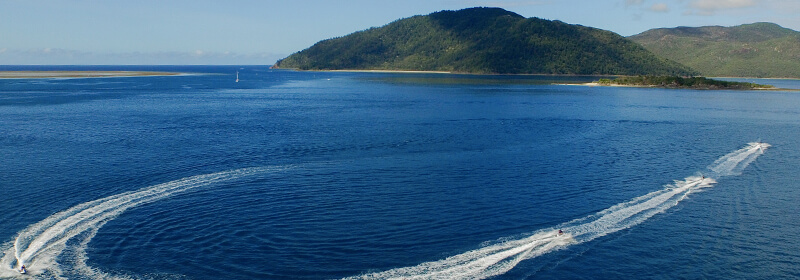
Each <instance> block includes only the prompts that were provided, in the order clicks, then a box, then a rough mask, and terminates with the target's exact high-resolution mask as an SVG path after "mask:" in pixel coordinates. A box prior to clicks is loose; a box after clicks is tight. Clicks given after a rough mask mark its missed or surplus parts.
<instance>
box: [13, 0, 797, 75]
mask: <svg viewBox="0 0 800 280" xmlns="http://www.w3.org/2000/svg"><path fill="white" fill-rule="evenodd" d="M476 6H485V7H501V8H505V9H507V10H509V11H513V12H516V13H518V14H520V15H523V16H525V17H539V18H545V19H551V20H561V21H564V22H567V23H572V24H581V25H586V26H592V27H597V28H601V29H606V30H610V31H613V32H616V33H619V34H621V35H623V36H629V35H634V34H637V33H640V32H643V31H646V30H648V29H651V28H659V27H676V26H705V25H722V26H733V25H739V24H745V23H753V22H759V21H768V22H775V23H778V24H780V25H782V26H784V27H787V28H791V29H794V30H800V0H508V1H504V0H490V1H479V0H407V1H400V0H393V1H383V0H333V1H325V0H282V1H278V0H224V1H223V0H216V1H212V0H125V1H122V0H72V1H66V0H0V65H2V64H261V65H265V64H272V63H274V62H275V61H276V60H277V59H280V58H283V57H285V56H287V55H289V54H291V53H294V52H296V51H299V50H302V49H305V48H307V47H309V46H311V45H312V44H314V43H315V42H317V41H320V40H323V39H327V38H331V37H338V36H344V35H347V34H350V33H352V32H355V31H359V30H364V29H367V28H370V27H375V26H383V25H385V24H387V23H390V22H392V21H394V20H397V19H400V18H406V17H410V16H414V15H424V14H429V13H432V12H436V11H440V10H458V9H462V8H468V7H476Z"/></svg>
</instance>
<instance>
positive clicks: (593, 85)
mask: <svg viewBox="0 0 800 280" xmlns="http://www.w3.org/2000/svg"><path fill="white" fill-rule="evenodd" d="M559 85H565V86H586V87H627V88H663V89H694V90H758V91H762V90H763V91H800V89H791V88H777V87H772V88H761V87H756V88H750V89H732V88H716V89H711V88H691V87H686V88H681V87H662V86H657V85H622V84H601V83H597V82H591V83H576V84H559Z"/></svg>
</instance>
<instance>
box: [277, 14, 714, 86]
mask: <svg viewBox="0 0 800 280" xmlns="http://www.w3.org/2000/svg"><path fill="white" fill-rule="evenodd" d="M274 67H275V68H289V69H300V70H373V71H390V70H405V71H440V72H451V73H474V74H568V75H645V74H648V75H678V76H687V75H696V74H698V72H696V71H694V70H692V69H691V68H689V67H686V66H683V65H681V64H679V63H677V62H674V61H672V60H670V59H667V58H660V57H658V56H656V55H654V54H653V53H651V52H650V51H648V50H647V49H645V48H644V47H642V46H640V45H639V44H637V43H635V42H633V41H631V40H628V39H626V38H625V37H623V36H621V35H618V34H616V33H613V32H610V31H606V30H601V29H597V28H592V27H586V26H581V25H572V24H567V23H564V22H561V21H550V20H545V19H539V18H525V17H523V16H521V15H519V14H516V13H513V12H509V11H506V10H504V9H500V8H469V9H463V10H459V11H441V12H436V13H432V14H429V15H424V16H413V17H410V18H405V19H400V20H397V21H394V22H392V23H389V24H387V25H385V26H383V27H376V28H370V29H368V30H364V31H359V32H355V33H352V34H350V35H347V36H344V37H339V38H333V39H328V40H323V41H320V42H318V43H316V44H314V45H313V46H311V47H309V48H308V49H305V50H302V51H300V52H297V53H295V54H292V55H291V56H289V57H286V58H284V59H281V60H279V61H278V62H277V63H276V64H275V65H274Z"/></svg>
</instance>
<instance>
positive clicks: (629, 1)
mask: <svg viewBox="0 0 800 280" xmlns="http://www.w3.org/2000/svg"><path fill="white" fill-rule="evenodd" d="M641 4H644V0H625V6H626V7H627V6H638V5H641Z"/></svg>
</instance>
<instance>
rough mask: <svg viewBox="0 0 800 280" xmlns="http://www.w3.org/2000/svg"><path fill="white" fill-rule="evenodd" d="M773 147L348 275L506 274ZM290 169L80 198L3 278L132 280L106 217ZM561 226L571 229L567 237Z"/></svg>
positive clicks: (613, 227)
mask: <svg viewBox="0 0 800 280" xmlns="http://www.w3.org/2000/svg"><path fill="white" fill-rule="evenodd" d="M768 147H770V145H769V144H766V143H750V144H748V145H747V146H746V147H744V148H742V149H739V150H737V151H734V152H732V153H729V154H727V155H725V156H723V157H721V158H719V159H718V160H716V161H715V162H714V163H713V164H711V165H710V166H708V169H710V170H711V174H710V175H708V176H690V177H687V178H684V179H683V180H680V181H676V182H675V183H673V184H670V185H667V186H666V187H665V188H663V189H661V190H658V191H654V192H651V193H648V194H645V195H643V196H640V197H637V198H634V199H632V200H630V201H627V202H623V203H620V204H617V205H614V206H612V207H610V208H608V209H605V210H603V211H600V212H598V213H596V214H593V215H590V216H587V217H584V218H580V219H576V220H574V221H570V222H567V223H563V224H561V225H558V226H556V227H553V228H547V229H542V230H540V231H538V232H535V233H533V234H531V235H529V236H527V237H524V238H519V239H513V240H505V241H503V242H500V243H497V244H492V245H487V246H485V247H482V248H479V249H476V250H472V251H468V252H466V253H462V254H458V255H455V256H452V257H449V258H446V259H443V260H439V261H433V262H426V263H422V264H420V265H416V266H412V267H403V268H396V269H392V270H388V271H383V272H376V273H370V274H364V275H359V276H354V277H350V278H347V279H484V278H489V277H492V276H496V275H500V274H504V273H506V272H508V271H509V270H511V269H512V268H514V267H515V266H517V264H519V263H520V262H522V261H524V260H527V259H531V258H535V257H537V256H541V255H543V254H546V253H548V252H552V251H554V250H558V249H561V248H566V247H568V246H572V245H575V244H580V243H584V242H588V241H591V240H593V239H595V238H598V237H601V236H605V235H608V234H611V233H614V232H616V231H619V230H622V229H626V228H629V227H632V226H635V225H637V224H639V223H642V222H644V221H645V220H647V219H648V218H650V217H652V216H653V215H655V214H658V213H661V212H663V211H665V210H667V209H669V208H671V207H673V206H675V205H676V204H677V203H679V202H680V201H681V200H683V199H684V198H686V197H687V195H688V194H689V193H692V192H694V191H696V190H699V189H701V188H706V187H710V186H711V185H712V184H715V183H716V180H717V179H719V178H720V177H723V176H732V175H738V174H741V172H742V170H744V168H746V167H747V166H748V165H749V164H750V163H751V162H753V160H755V159H756V158H757V157H758V156H759V155H761V154H763V153H764V150H765V149H766V148H768ZM287 168H289V167H260V168H244V169H236V170H231V171H224V172H218V173H212V174H205V175H197V176H192V177H187V178H183V179H179V180H175V181H171V182H167V183H163V184H159V185H154V186H150V187H146V188H143V189H140V190H137V191H132V192H126V193H122V194H117V195H113V196H109V197H105V198H101V199H97V200H94V201H90V202H86V203H83V204H79V205H77V206H74V207H72V208H69V209H67V210H64V211H62V212H59V213H56V214H53V215H52V216H50V217H47V218H46V219H44V220H42V221H40V222H38V223H36V224H33V225H31V226H29V227H27V228H26V229H24V230H22V231H20V232H19V233H18V235H17V237H16V238H15V239H14V240H13V241H10V242H8V243H6V245H4V249H3V250H4V255H3V257H2V258H1V259H0V278H13V277H20V274H19V273H18V272H17V269H18V268H19V267H20V266H21V265H25V266H26V267H27V268H28V275H27V276H25V277H38V278H48V279H49V278H56V279H67V278H69V276H68V275H80V276H81V278H93V279H109V278H118V279H124V278H127V277H120V276H111V275H109V274H106V273H104V272H102V271H100V270H98V269H95V268H91V267H89V266H88V265H87V264H86V259H87V258H86V255H85V249H86V247H87V244H88V243H89V241H90V240H91V239H92V237H94V235H95V234H96V233H97V231H98V230H99V229H100V228H101V227H102V226H103V225H104V224H105V223H107V222H108V221H111V220H113V219H114V218H116V217H118V216H119V215H120V214H121V213H123V212H124V211H126V210H128V209H131V208H133V207H136V206H140V205H142V204H146V203H151V202H155V201H158V200H160V199H164V198H167V197H170V196H171V195H174V194H177V193H180V192H184V191H187V190H190V189H195V188H200V187H205V186H209V185H213V184H218V183H225V182H229V181H232V180H236V179H240V178H243V177H247V176H252V175H256V174H266V173H271V172H276V171H281V170H285V169H287ZM559 229H561V230H563V231H564V232H565V234H563V235H559V234H558V230H559Z"/></svg>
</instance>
